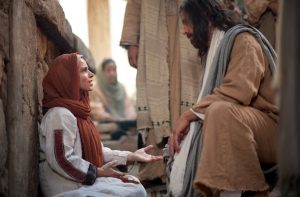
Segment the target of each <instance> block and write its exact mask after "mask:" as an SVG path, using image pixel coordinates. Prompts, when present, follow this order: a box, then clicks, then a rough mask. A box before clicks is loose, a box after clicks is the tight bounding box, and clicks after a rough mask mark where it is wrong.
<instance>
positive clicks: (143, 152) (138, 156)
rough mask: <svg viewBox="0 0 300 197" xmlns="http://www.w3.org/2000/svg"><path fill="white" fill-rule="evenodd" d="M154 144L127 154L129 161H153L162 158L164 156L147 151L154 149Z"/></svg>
mask: <svg viewBox="0 0 300 197" xmlns="http://www.w3.org/2000/svg"><path fill="white" fill-rule="evenodd" d="M152 148H153V145H149V146H147V147H145V148H141V149H139V150H137V151H135V152H133V153H130V154H129V155H128V156H127V161H128V162H134V161H140V162H153V161H157V160H161V159H162V158H163V157H162V156H154V155H150V154H148V153H147V151H148V150H150V149H152Z"/></svg>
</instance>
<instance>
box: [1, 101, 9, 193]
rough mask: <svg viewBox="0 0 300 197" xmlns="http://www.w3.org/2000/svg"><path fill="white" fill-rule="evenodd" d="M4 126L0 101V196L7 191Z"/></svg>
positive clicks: (3, 115)
mask: <svg viewBox="0 0 300 197" xmlns="http://www.w3.org/2000/svg"><path fill="white" fill-rule="evenodd" d="M6 132H7V131H6V125H5V114H4V108H3V103H2V100H1V99H0V144H1V149H0V158H1V159H0V196H6V195H7V191H8V186H7V185H8V177H7V166H6V164H7V163H6V162H7V143H8V141H7V133H6Z"/></svg>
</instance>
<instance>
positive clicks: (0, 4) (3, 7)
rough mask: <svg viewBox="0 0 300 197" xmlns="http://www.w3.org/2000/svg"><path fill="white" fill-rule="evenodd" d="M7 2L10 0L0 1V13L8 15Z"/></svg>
mask: <svg viewBox="0 0 300 197" xmlns="http://www.w3.org/2000/svg"><path fill="white" fill-rule="evenodd" d="M9 2H10V0H1V1H0V11H2V12H4V13H6V14H8V12H9Z"/></svg>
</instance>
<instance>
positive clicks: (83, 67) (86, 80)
mask: <svg viewBox="0 0 300 197" xmlns="http://www.w3.org/2000/svg"><path fill="white" fill-rule="evenodd" d="M78 57H79V62H80V66H79V73H80V89H81V90H85V91H91V90H92V89H93V76H94V74H93V73H92V72H91V71H89V68H88V66H87V64H86V62H85V60H84V59H83V58H82V57H81V56H78Z"/></svg>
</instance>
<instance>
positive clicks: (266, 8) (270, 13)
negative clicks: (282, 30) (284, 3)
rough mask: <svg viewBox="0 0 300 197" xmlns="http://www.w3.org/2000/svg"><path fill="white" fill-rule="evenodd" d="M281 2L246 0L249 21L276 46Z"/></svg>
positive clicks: (276, 0)
mask: <svg viewBox="0 0 300 197" xmlns="http://www.w3.org/2000/svg"><path fill="white" fill-rule="evenodd" d="M278 1H279V0H244V6H245V9H246V14H247V21H248V22H249V23H250V24H251V25H253V26H254V27H256V28H258V29H259V31H261V32H262V33H263V34H264V35H265V36H266V37H267V39H268V40H269V42H270V43H271V45H272V46H273V48H275V46H276V21H277V15H278V4H279V2H278Z"/></svg>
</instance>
